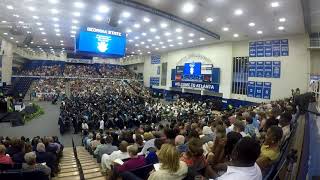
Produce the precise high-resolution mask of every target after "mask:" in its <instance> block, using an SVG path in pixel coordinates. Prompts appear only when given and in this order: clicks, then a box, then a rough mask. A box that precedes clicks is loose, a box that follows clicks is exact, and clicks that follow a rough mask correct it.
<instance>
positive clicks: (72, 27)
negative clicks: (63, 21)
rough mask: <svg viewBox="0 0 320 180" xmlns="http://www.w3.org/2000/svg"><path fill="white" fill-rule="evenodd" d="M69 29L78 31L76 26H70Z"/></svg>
mask: <svg viewBox="0 0 320 180" xmlns="http://www.w3.org/2000/svg"><path fill="white" fill-rule="evenodd" d="M71 29H79V28H78V27H77V26H71Z"/></svg>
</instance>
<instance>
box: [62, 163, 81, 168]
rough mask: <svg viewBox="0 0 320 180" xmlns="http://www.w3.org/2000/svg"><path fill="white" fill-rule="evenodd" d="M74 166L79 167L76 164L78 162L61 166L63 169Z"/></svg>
mask: <svg viewBox="0 0 320 180" xmlns="http://www.w3.org/2000/svg"><path fill="white" fill-rule="evenodd" d="M73 167H75V168H76V167H77V165H76V164H71V165H63V166H61V165H60V168H61V169H66V168H73Z"/></svg>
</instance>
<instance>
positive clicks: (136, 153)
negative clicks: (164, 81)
mask: <svg viewBox="0 0 320 180" xmlns="http://www.w3.org/2000/svg"><path fill="white" fill-rule="evenodd" d="M122 103H125V101H122ZM151 103H154V104H155V106H157V105H156V104H158V103H157V102H149V106H148V107H149V108H152V107H153V106H152V105H151ZM188 103H189V102H187V101H184V100H179V101H177V102H176V103H174V104H175V105H163V104H162V105H161V106H163V107H160V109H161V108H162V109H164V110H166V109H167V108H169V109H170V108H172V107H179V106H180V104H183V105H185V104H188ZM146 104H148V103H146ZM178 104H179V105H178ZM190 104H192V103H190ZM199 105H200V107H201V108H199V107H198V108H196V107H195V106H197V104H196V103H194V104H192V105H191V106H186V105H185V106H183V107H181V109H187V108H188V107H189V108H191V109H189V111H192V109H193V110H196V111H197V112H196V111H195V112H193V114H194V115H193V116H190V115H188V116H184V117H180V119H179V120H176V119H173V120H172V121H171V122H167V123H164V124H163V123H158V122H154V123H150V122H149V121H147V120H149V118H146V119H145V120H146V121H141V119H140V121H141V123H139V124H135V125H134V126H132V127H129V126H126V127H124V126H122V127H118V125H114V124H113V125H111V126H103V127H101V126H100V127H99V128H94V127H92V126H94V124H92V125H88V124H87V123H89V122H90V118H89V120H86V121H84V122H83V123H82V125H83V126H82V130H83V144H84V146H85V147H86V148H87V149H88V150H89V151H92V152H93V154H95V156H96V157H97V159H98V160H99V161H101V167H102V170H103V172H105V173H107V174H108V175H109V177H111V178H116V177H117V176H122V177H130V179H132V178H133V179H139V177H135V174H133V173H131V170H133V169H136V168H139V167H144V166H146V165H148V164H156V163H160V170H157V171H153V172H151V174H150V176H149V179H183V178H185V177H187V178H190V177H192V178H194V177H206V178H217V179H235V178H239V179H253V180H255V179H256V180H261V179H262V177H263V176H265V175H266V174H267V172H268V171H269V170H270V168H271V167H272V165H273V164H274V163H275V162H276V161H278V160H279V157H280V150H281V148H282V146H283V144H284V143H285V142H286V141H287V139H288V138H289V137H290V133H291V125H292V123H293V122H292V120H293V119H294V118H293V116H294V114H295V113H296V110H295V106H294V105H293V104H292V102H291V100H290V99H287V100H282V101H276V102H271V103H267V104H260V105H258V106H250V107H243V108H239V109H236V110H232V111H225V112H220V113H218V112H215V111H212V110H211V109H210V108H209V109H207V111H206V112H209V111H211V112H212V113H213V114H212V115H211V116H209V117H208V118H205V116H202V115H201V114H203V111H204V109H206V108H205V107H206V106H208V107H209V105H208V104H205V103H202V104H201V103H200V104H199ZM199 105H198V106H199ZM159 106H160V105H159ZM171 106H172V107H171ZM169 111H171V112H174V111H172V110H169ZM106 112H110V111H106ZM111 112H112V111H111ZM124 112H126V111H124ZM178 112H179V110H178ZM107 116H108V115H107ZM102 117H103V116H102ZM85 119H86V118H85ZM100 119H102V121H103V120H106V119H108V118H100ZM110 122H111V121H109V120H106V121H104V123H106V124H108V123H110ZM97 124H98V125H101V124H100V122H99V120H98V122H97ZM117 124H119V123H117ZM125 125H126V124H125ZM116 159H122V160H123V161H124V163H123V164H122V165H121V164H117V162H118V161H117V160H116Z"/></svg>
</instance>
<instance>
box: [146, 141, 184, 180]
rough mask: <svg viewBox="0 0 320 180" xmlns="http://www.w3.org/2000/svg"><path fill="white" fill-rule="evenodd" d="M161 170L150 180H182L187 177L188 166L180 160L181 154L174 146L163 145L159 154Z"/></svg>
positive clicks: (152, 174) (151, 175) (152, 175)
mask: <svg viewBox="0 0 320 180" xmlns="http://www.w3.org/2000/svg"><path fill="white" fill-rule="evenodd" d="M158 158H159V162H160V169H159V170H157V171H155V172H153V173H151V174H150V176H149V178H148V180H162V179H166V180H180V179H183V178H185V177H186V175H187V172H188V167H187V165H186V164H185V163H184V162H182V161H180V160H179V152H178V151H177V149H176V147H175V146H174V145H172V144H163V145H162V146H161V149H160V151H159V152H158Z"/></svg>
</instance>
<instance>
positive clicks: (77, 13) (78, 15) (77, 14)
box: [72, 12, 81, 17]
mask: <svg viewBox="0 0 320 180" xmlns="http://www.w3.org/2000/svg"><path fill="white" fill-rule="evenodd" d="M72 14H73V15H74V16H76V17H80V16H81V14H80V12H74V13H72Z"/></svg>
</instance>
